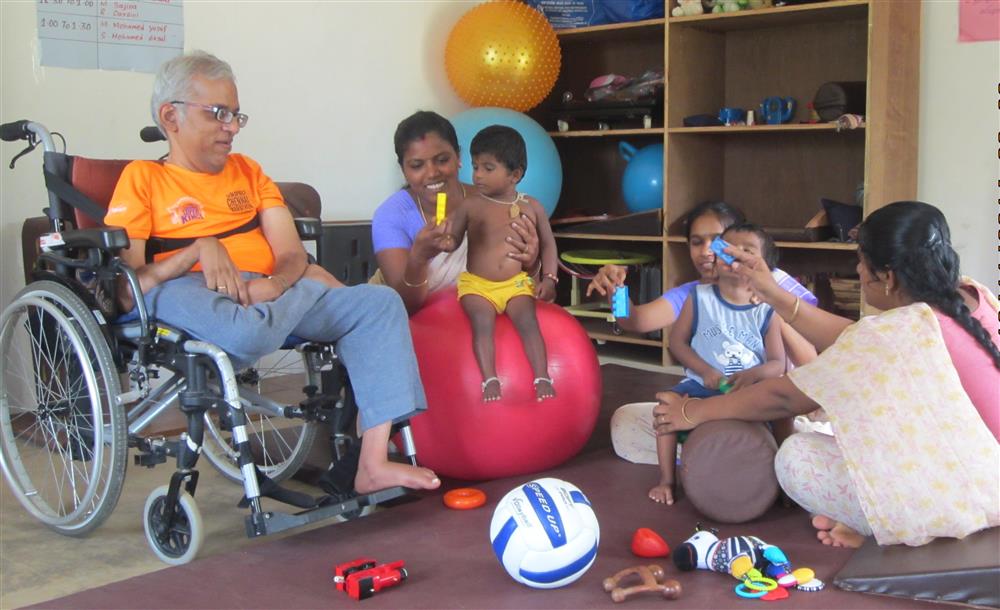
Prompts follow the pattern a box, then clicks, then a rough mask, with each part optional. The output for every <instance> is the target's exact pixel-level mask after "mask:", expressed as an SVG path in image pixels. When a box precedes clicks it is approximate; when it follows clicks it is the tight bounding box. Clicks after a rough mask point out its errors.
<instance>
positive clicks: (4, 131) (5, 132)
mask: <svg viewBox="0 0 1000 610" xmlns="http://www.w3.org/2000/svg"><path fill="white" fill-rule="evenodd" d="M30 122H31V121H26V120H21V121H14V122H13V123H4V124H3V125H0V140H3V141H4V142H16V141H17V140H26V139H28V137H29V134H30V133H31V132H29V131H28V130H27V129H26V127H27V126H28V123H30Z"/></svg>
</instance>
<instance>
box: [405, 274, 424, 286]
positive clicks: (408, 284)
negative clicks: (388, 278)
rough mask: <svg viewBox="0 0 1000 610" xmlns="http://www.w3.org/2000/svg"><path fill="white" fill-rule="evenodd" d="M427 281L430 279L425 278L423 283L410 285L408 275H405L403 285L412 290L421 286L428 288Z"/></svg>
mask: <svg viewBox="0 0 1000 610" xmlns="http://www.w3.org/2000/svg"><path fill="white" fill-rule="evenodd" d="M427 280H428V278H424V281H422V282H418V283H416V284H411V283H409V282H407V281H406V274H405V273H404V274H403V283H404V284H406V285H407V286H409V287H410V288H420V287H421V286H426V285H427Z"/></svg>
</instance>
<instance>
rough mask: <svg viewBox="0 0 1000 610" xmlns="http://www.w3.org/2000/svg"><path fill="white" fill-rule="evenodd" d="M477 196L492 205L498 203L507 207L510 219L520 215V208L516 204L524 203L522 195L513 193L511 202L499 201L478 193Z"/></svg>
mask: <svg viewBox="0 0 1000 610" xmlns="http://www.w3.org/2000/svg"><path fill="white" fill-rule="evenodd" d="M479 195H480V196H481V197H482V198H483V199H486V200H487V201H492V202H493V203H499V204H501V205H509V206H510V217H511V218H517V217H518V216H520V215H521V206H519V205H517V202H518V201H524V194H523V193H514V199H513V200H512V201H501V200H500V199H494V198H492V197H490V196H489V195H484V194H483V193H479Z"/></svg>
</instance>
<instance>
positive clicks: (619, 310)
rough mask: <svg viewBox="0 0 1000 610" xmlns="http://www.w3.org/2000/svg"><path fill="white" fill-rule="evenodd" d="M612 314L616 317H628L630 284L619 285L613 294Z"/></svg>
mask: <svg viewBox="0 0 1000 610" xmlns="http://www.w3.org/2000/svg"><path fill="white" fill-rule="evenodd" d="M611 315H613V316H614V317H616V318H627V317H628V286H619V287H618V288H616V289H615V293H614V295H612V296H611Z"/></svg>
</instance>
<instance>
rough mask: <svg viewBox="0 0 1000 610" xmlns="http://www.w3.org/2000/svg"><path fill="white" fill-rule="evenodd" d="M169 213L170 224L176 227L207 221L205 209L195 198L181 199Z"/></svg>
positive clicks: (171, 207) (170, 208)
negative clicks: (194, 221) (196, 221)
mask: <svg viewBox="0 0 1000 610" xmlns="http://www.w3.org/2000/svg"><path fill="white" fill-rule="evenodd" d="M167 213H168V214H170V222H171V223H172V224H175V225H186V224H187V223H189V222H191V221H193V220H204V219H205V209H204V208H203V207H202V205H201V202H200V201H198V200H197V199H195V198H194V197H181V198H180V199H178V200H177V203H175V204H174V205H172V206H170V207H168V208H167Z"/></svg>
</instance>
